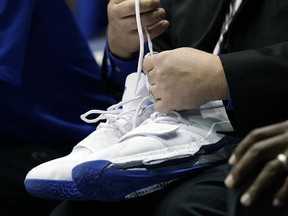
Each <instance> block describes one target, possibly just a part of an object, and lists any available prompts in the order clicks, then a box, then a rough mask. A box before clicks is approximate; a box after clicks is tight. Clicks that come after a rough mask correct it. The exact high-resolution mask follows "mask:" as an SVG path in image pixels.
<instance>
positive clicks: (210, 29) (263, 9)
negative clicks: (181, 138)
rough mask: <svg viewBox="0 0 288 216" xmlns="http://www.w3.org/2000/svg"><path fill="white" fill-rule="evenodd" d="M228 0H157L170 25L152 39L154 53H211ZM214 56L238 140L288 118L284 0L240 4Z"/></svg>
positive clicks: (287, 19)
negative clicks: (187, 48) (186, 50)
mask: <svg viewBox="0 0 288 216" xmlns="http://www.w3.org/2000/svg"><path fill="white" fill-rule="evenodd" d="M229 2H230V1H229V0H201V1H199V0H165V1H162V4H163V6H164V7H165V8H166V10H167V18H168V19H169V20H170V27H169V29H168V31H167V32H166V33H165V34H163V35H162V36H160V37H159V38H157V39H155V40H154V41H153V43H154V44H155V49H156V50H158V51H161V50H164V49H165V50H167V49H168V50H169V49H174V48H178V47H183V46H191V47H194V48H198V49H201V50H204V51H207V52H212V51H213V49H214V47H215V44H216V42H217V40H218V38H219V34H220V29H221V26H222V23H223V20H224V17H225V14H226V11H227V8H228V6H229ZM175 4H177V6H175ZM173 5H174V6H173ZM220 58H221V61H222V63H223V66H224V70H225V74H226V78H227V81H228V85H229V91H230V97H231V99H232V101H233V105H234V109H233V111H232V112H231V111H227V112H228V116H229V118H230V120H231V122H232V125H233V127H234V128H235V131H236V133H237V134H238V135H239V136H241V137H243V136H245V135H246V134H247V133H248V132H250V131H251V130H252V129H254V128H256V127H260V126H265V125H268V124H271V123H276V122H279V121H282V120H286V119H288V103H287V101H286V100H288V0H243V4H242V6H241V8H240V9H239V11H238V13H237V14H236V16H235V17H234V19H233V22H232V24H231V27H230V28H229V32H228V40H227V46H226V54H221V55H220Z"/></svg>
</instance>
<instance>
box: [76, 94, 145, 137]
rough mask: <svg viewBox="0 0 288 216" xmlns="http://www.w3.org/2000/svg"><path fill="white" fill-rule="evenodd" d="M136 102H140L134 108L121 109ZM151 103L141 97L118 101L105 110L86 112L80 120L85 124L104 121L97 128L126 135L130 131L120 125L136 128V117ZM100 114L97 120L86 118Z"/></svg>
mask: <svg viewBox="0 0 288 216" xmlns="http://www.w3.org/2000/svg"><path fill="white" fill-rule="evenodd" d="M138 100H141V101H140V102H139V103H138V105H137V106H135V108H129V109H123V105H125V104H128V103H133V102H136V101H138ZM149 101H151V98H150V97H141V96H140V95H139V96H135V97H134V98H131V99H129V100H127V101H120V102H119V103H117V104H114V105H112V106H110V107H109V108H107V110H89V111H88V112H86V113H84V114H82V115H81V116H80V118H81V119H82V120H83V121H85V122H87V123H97V122H99V121H101V120H106V122H105V123H101V124H99V125H98V128H101V127H106V128H112V129H118V130H120V131H121V132H122V133H127V132H128V131H130V130H131V128H129V129H128V130H126V129H125V127H119V124H120V125H122V126H123V125H126V124H131V122H132V129H134V128H135V127H136V126H137V122H138V121H137V120H138V117H139V116H140V115H141V114H142V113H143V111H144V110H146V109H147V107H148V106H149V105H147V104H148V103H149ZM95 114H100V115H99V116H98V117H97V118H88V117H89V116H90V115H95Z"/></svg>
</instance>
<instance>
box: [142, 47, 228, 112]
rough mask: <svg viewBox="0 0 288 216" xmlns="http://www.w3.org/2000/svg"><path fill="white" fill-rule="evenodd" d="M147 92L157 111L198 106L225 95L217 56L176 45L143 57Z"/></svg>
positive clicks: (223, 78) (224, 85)
mask: <svg viewBox="0 0 288 216" xmlns="http://www.w3.org/2000/svg"><path fill="white" fill-rule="evenodd" d="M143 70H144V71H145V72H146V73H147V76H148V81H149V84H150V85H151V87H150V88H151V89H150V92H151V93H152V94H153V96H155V98H158V99H157V100H156V102H155V109H156V110H157V111H160V112H168V111H172V110H177V111H179V110H186V109H192V108H198V107H199V106H201V105H203V104H204V103H206V102H209V101H213V100H224V99H227V98H228V86H227V81H226V78H225V75H224V71H223V67H222V63H221V61H220V58H219V57H218V56H217V55H213V54H210V53H207V52H203V51H200V50H197V49H193V48H179V49H174V50H171V51H164V52H161V53H158V54H155V55H151V56H147V57H146V58H144V61H143Z"/></svg>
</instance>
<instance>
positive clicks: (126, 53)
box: [108, 0, 169, 59]
mask: <svg viewBox="0 0 288 216" xmlns="http://www.w3.org/2000/svg"><path fill="white" fill-rule="evenodd" d="M134 8H135V1H134V0H132V1H131V0H110V1H109V3H108V19H109V25H108V43H109V48H110V50H111V52H112V53H113V54H114V55H115V56H117V57H119V58H121V59H131V58H133V57H134V55H135V53H136V52H137V51H138V50H139V36H138V31H137V24H136V18H135V17H136V14H135V9H134ZM140 13H141V22H142V26H143V27H146V28H147V29H149V33H150V35H151V38H155V37H157V36H159V35H160V34H162V33H163V32H164V31H165V30H166V29H167V27H168V25H169V22H168V21H167V20H165V19H164V17H165V10H164V9H163V8H160V0H145V1H144V0H140Z"/></svg>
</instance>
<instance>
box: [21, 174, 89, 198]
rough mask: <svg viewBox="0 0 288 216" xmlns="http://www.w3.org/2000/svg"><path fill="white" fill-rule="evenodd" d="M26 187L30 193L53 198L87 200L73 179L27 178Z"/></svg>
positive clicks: (39, 196)
mask: <svg viewBox="0 0 288 216" xmlns="http://www.w3.org/2000/svg"><path fill="white" fill-rule="evenodd" d="M24 184H25V188H26V190H27V191H28V192H29V194H31V195H33V196H35V197H38V198H44V199H53V200H85V196H84V195H83V194H82V193H81V192H80V191H79V190H78V189H77V187H76V185H75V183H74V182H73V181H58V180H57V181H56V180H55V181H53V180H44V179H43V180H42V179H25V181H24Z"/></svg>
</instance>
